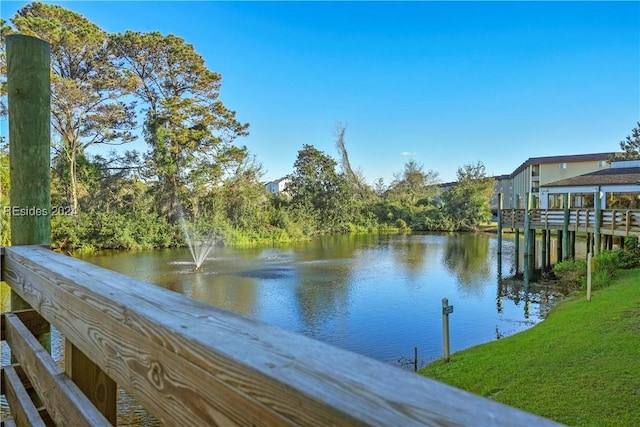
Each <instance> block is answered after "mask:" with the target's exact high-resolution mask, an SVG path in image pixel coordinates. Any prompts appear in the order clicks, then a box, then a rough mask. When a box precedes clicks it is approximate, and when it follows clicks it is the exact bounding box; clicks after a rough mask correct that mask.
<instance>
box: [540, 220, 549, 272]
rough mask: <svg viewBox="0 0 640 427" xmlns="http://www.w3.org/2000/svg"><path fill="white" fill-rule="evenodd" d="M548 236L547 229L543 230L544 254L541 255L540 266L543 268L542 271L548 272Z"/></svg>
mask: <svg viewBox="0 0 640 427" xmlns="http://www.w3.org/2000/svg"><path fill="white" fill-rule="evenodd" d="M547 236H548V231H547V230H546V229H544V230H542V243H541V244H542V254H541V255H540V258H541V259H540V264H541V266H542V270H543V271H544V270H546V269H547V266H548V264H547V250H548V249H547V245H548V241H547Z"/></svg>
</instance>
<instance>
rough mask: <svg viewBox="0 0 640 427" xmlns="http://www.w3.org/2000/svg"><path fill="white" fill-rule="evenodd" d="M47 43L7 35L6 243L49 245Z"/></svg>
mask: <svg viewBox="0 0 640 427" xmlns="http://www.w3.org/2000/svg"><path fill="white" fill-rule="evenodd" d="M49 57H50V47H49V44H48V43H46V42H44V41H42V40H40V39H37V38H35V37H29V36H23V35H10V36H7V90H8V93H7V98H8V99H7V100H8V107H9V108H8V110H9V152H10V159H9V167H10V180H11V191H10V205H11V206H10V207H11V244H12V245H13V246H19V245H49V243H50V241H51V227H50V223H49V213H50V212H51V197H50V190H49V187H50V168H51V166H50V160H49V159H50V144H51V132H50V129H51V123H50V114H51V113H50V111H51V107H50V105H51V103H50V99H51V89H50V86H51V84H50V78H49V74H50V59H49Z"/></svg>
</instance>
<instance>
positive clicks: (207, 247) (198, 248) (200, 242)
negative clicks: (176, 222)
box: [180, 216, 215, 272]
mask: <svg viewBox="0 0 640 427" xmlns="http://www.w3.org/2000/svg"><path fill="white" fill-rule="evenodd" d="M180 226H181V228H182V232H183V233H184V237H185V240H186V241H187V246H188V247H189V252H191V257H192V258H193V262H194V263H195V264H196V267H195V268H194V270H193V271H195V272H201V271H203V268H202V264H203V263H204V261H205V260H206V259H207V255H209V253H210V252H211V250H212V249H213V246H214V245H215V233H214V232H213V231H211V232H209V233H207V234H206V235H205V234H202V233H198V232H197V231H196V230H195V229H193V228H192V229H191V230H189V226H188V225H187V222H186V220H185V219H184V217H183V216H180Z"/></svg>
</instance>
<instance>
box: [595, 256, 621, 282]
mask: <svg viewBox="0 0 640 427" xmlns="http://www.w3.org/2000/svg"><path fill="white" fill-rule="evenodd" d="M595 264H596V265H595V267H596V268H595V273H603V274H606V275H608V276H610V277H613V276H614V275H615V273H616V270H617V269H618V266H619V264H620V262H619V259H618V251H604V252H602V253H600V255H598V256H596V262H595Z"/></svg>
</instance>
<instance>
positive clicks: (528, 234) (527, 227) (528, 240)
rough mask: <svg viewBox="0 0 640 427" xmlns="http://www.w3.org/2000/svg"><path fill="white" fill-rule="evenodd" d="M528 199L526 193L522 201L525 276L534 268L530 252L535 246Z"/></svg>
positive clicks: (528, 196) (532, 256)
mask: <svg viewBox="0 0 640 427" xmlns="http://www.w3.org/2000/svg"><path fill="white" fill-rule="evenodd" d="M530 198H531V196H530V194H529V193H527V194H526V196H525V199H524V259H525V266H524V270H525V271H526V273H527V274H529V273H531V272H532V271H533V269H534V267H535V265H534V254H533V252H534V251H533V250H532V246H533V244H535V242H533V240H532V238H534V237H535V232H532V231H533V230H531V214H530V212H529V206H530V203H529V202H530Z"/></svg>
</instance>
